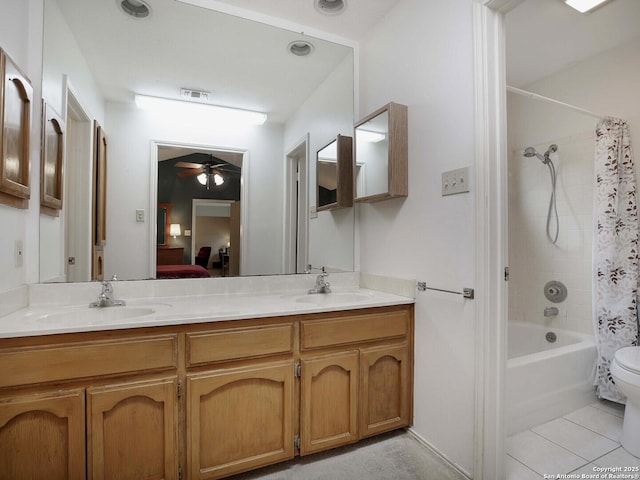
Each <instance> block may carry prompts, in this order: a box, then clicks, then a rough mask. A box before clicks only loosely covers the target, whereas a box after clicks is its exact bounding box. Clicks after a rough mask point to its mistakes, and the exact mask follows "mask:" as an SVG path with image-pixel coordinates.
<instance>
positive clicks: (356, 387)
mask: <svg viewBox="0 0 640 480" xmlns="http://www.w3.org/2000/svg"><path fill="white" fill-rule="evenodd" d="M328 295H331V294H328ZM373 296H375V294H373ZM391 297H394V296H391ZM316 298H317V299H318V300H316ZM333 298H339V297H333ZM345 298H346V297H345ZM397 298H398V299H401V298H402V297H397ZM254 300H255V301H256V302H257V303H256V305H258V304H260V302H262V304H265V305H266V304H268V303H269V302H272V303H273V304H274V306H272V307H271V308H273V309H274V314H273V315H268V309H263V310H261V313H260V314H259V315H258V316H257V317H254V318H250V317H246V318H239V317H241V315H238V314H235V313H232V312H231V311H228V314H227V317H229V318H225V314H224V313H221V314H219V315H215V314H213V315H212V316H211V318H205V317H202V316H196V317H197V318H194V320H193V321H189V320H188V316H189V315H188V314H187V315H183V316H181V317H179V320H177V319H178V316H176V311H175V310H172V315H173V317H171V318H169V316H165V317H164V320H163V317H162V316H158V317H157V318H156V319H155V320H153V321H148V322H146V323H144V322H143V323H140V324H138V325H136V326H135V328H117V329H105V330H101V329H99V328H97V327H96V326H95V325H94V326H91V327H89V328H87V329H86V330H91V331H77V332H67V333H58V334H48V335H35V334H34V332H32V333H31V334H30V335H28V336H20V337H12V338H2V339H0V364H2V365H3V366H4V368H3V371H2V373H1V374H0V444H3V445H8V444H11V445H15V448H12V449H2V452H4V455H2V456H3V457H4V458H2V456H0V477H2V478H12V479H14V480H19V479H27V478H28V479H32V478H45V477H46V478H52V479H56V478H68V479H84V478H92V479H112V478H131V479H134V478H135V479H137V478H150V479H151V478H154V479H155V478H157V479H180V478H189V479H209V478H223V477H226V476H229V475H232V474H235V473H238V472H242V471H247V470H251V469H254V468H258V467H261V466H264V465H268V464H273V463H277V462H281V461H284V460H288V459H291V458H293V457H294V456H296V455H308V454H311V453H315V452H319V451H323V450H327V449H330V448H334V447H337V446H340V445H345V444H349V443H354V442H357V441H358V440H360V439H363V438H365V437H369V436H372V435H376V434H379V433H382V432H386V431H389V430H393V429H397V428H401V427H406V426H408V425H410V424H411V423H412V397H413V395H412V389H413V322H414V315H413V301H412V300H410V299H405V300H404V301H399V302H393V301H387V302H381V303H386V305H382V306H370V304H371V303H372V302H368V303H365V304H363V306H362V308H360V307H358V305H357V304H356V305H354V304H353V303H351V304H350V303H349V302H348V301H347V300H345V301H344V302H337V303H332V302H328V305H322V303H323V301H324V300H323V299H322V298H321V297H320V296H314V298H313V299H312V300H313V301H314V302H315V303H313V304H311V305H310V306H309V305H305V304H304V303H300V304H299V305H303V307H301V308H300V307H299V306H298V305H296V307H295V309H294V310H298V311H297V312H292V311H288V312H285V314H283V311H282V309H281V308H277V310H278V312H277V313H276V312H275V310H276V307H275V304H277V303H278V302H275V301H274V300H273V299H272V298H271V297H269V298H268V299H267V298H266V297H264V296H263V297H261V298H257V299H254ZM302 300H306V298H302ZM239 301H240V302H241V303H246V302H251V298H247V297H243V298H240V299H239ZM374 303H375V302H374ZM394 303H396V304H394ZM291 304H292V305H293V302H292V303H291ZM109 308H121V307H109ZM125 308H129V307H125ZM136 308H137V307H136ZM256 308H257V307H256ZM105 310H106V309H105ZM248 310H249V311H251V308H249V309H248ZM254 310H255V309H254ZM125 311H126V310H122V312H125ZM68 313H69V314H70V315H71V312H70V311H69V312H68ZM73 314H74V315H77V313H73ZM62 315H63V316H64V313H63V314H62ZM76 330H82V328H76Z"/></svg>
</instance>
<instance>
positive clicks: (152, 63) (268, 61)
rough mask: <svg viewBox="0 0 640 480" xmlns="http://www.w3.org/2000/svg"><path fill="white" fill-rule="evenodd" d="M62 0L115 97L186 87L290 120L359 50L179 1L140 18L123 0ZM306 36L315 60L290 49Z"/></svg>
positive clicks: (154, 1)
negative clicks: (124, 7)
mask: <svg viewBox="0 0 640 480" xmlns="http://www.w3.org/2000/svg"><path fill="white" fill-rule="evenodd" d="M51 1H53V0H48V1H47V2H46V3H45V15H46V5H47V4H48V3H49V2H51ZM279 1H280V0H279ZM57 2H58V4H59V5H60V9H61V10H62V12H63V15H64V17H65V19H66V21H67V23H68V25H69V26H70V28H71V30H72V32H73V34H74V36H75V38H76V41H77V43H78V44H79V45H80V46H81V49H82V53H83V54H84V57H85V59H86V61H87V63H88V64H89V66H90V68H91V70H92V72H93V73H94V76H95V78H96V81H97V82H98V85H99V87H100V89H101V91H102V92H103V94H104V95H105V98H107V99H108V100H112V101H120V102H124V101H128V102H131V101H133V96H134V93H143V94H147V95H153V96H159V97H167V98H179V91H180V88H189V89H195V90H204V91H208V92H211V95H210V98H209V101H210V102H211V103H214V104H219V105H226V106H232V107H239V108H247V109H250V110H256V111H260V112H265V113H267V114H268V115H269V121H271V122H283V121H285V120H286V119H287V118H289V116H290V115H291V114H292V113H293V112H295V111H296V110H297V108H298V107H299V106H300V105H301V104H302V102H303V101H304V100H305V99H307V98H308V97H309V95H310V94H311V93H312V92H313V91H314V90H315V89H316V88H317V87H318V86H319V85H320V84H321V83H322V82H323V81H324V80H325V79H326V78H327V76H328V75H329V74H330V73H331V72H332V71H333V70H334V69H335V68H336V67H337V66H338V65H339V64H340V63H341V62H342V61H343V60H344V59H345V58H346V57H348V56H350V55H352V48H351V47H347V46H345V45H340V44H338V43H335V42H332V41H327V40H320V39H318V38H308V36H306V35H302V34H301V33H299V32H295V31H291V30H286V29H282V28H276V27H273V26H270V25H266V24H264V23H259V22H255V21H251V20H247V19H245V18H240V17H238V16H232V15H228V14H224V13H220V12H216V11H212V10H209V9H205V8H201V7H196V6H192V5H187V4H185V3H182V2H178V1H175V0H149V1H148V3H149V4H150V5H151V7H152V15H151V16H150V17H149V18H146V19H141V20H136V19H133V18H131V17H129V16H127V15H125V14H124V13H123V12H122V11H120V9H119V8H118V6H117V4H118V2H117V1H116V0H57ZM312 8H313V6H312ZM314 11H315V10H314ZM317 15H318V16H320V15H321V14H320V13H317ZM323 17H324V16H323ZM323 20H325V19H324V18H323ZM45 37H46V32H45ZM301 38H307V39H309V40H311V41H312V43H313V44H314V46H315V49H314V51H313V53H312V54H311V55H310V56H308V57H297V56H294V55H292V54H291V53H289V51H288V50H287V45H288V44H289V43H290V42H292V41H295V40H299V39H301ZM46 41H47V40H46V38H45V42H46ZM349 88H352V87H349Z"/></svg>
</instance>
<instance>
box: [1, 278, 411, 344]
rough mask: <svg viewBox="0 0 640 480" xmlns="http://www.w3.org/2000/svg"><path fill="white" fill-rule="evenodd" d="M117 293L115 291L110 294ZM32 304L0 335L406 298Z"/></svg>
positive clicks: (339, 295) (373, 294) (371, 294)
mask: <svg viewBox="0 0 640 480" xmlns="http://www.w3.org/2000/svg"><path fill="white" fill-rule="evenodd" d="M115 296H116V298H118V295H117V294H116V295H115ZM90 300H93V299H91V298H88V299H87V302H86V303H84V304H75V305H32V306H29V307H26V308H23V309H20V310H18V311H16V312H13V313H11V314H9V315H5V316H3V317H0V338H14V337H27V336H37V335H53V334H61V333H77V332H91V331H101V330H117V329H130V328H141V327H154V326H166V325H184V324H192V323H205V322H216V321H225V320H240V319H248V318H264V317H274V316H285V315H299V314H306V313H318V312H330V311H338V310H354V309H359V308H370V307H381V306H389V305H401V304H412V303H414V299H413V298H410V297H405V296H400V295H395V294H391V293H385V292H381V291H377V290H369V289H365V288H346V289H336V290H334V291H333V292H332V293H328V294H307V293H305V292H304V291H300V292H290V291H287V292H285V293H258V294H252V293H246V292H245V293H239V294H234V293H220V294H208V295H180V296H176V297H168V296H165V297H153V298H146V299H142V298H140V299H127V305H126V306H124V307H103V308H91V309H90V308H88V303H89V301H90Z"/></svg>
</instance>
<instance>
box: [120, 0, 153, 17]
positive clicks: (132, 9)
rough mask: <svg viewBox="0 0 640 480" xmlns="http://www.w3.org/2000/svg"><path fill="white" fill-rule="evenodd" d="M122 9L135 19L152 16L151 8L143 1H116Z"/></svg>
mask: <svg viewBox="0 0 640 480" xmlns="http://www.w3.org/2000/svg"><path fill="white" fill-rule="evenodd" d="M116 3H117V4H118V6H119V7H120V9H121V10H122V11H123V12H124V13H126V14H127V15H130V16H132V17H134V18H146V17H148V16H149V15H151V7H149V5H147V4H146V3H145V2H143V1H142V0H116Z"/></svg>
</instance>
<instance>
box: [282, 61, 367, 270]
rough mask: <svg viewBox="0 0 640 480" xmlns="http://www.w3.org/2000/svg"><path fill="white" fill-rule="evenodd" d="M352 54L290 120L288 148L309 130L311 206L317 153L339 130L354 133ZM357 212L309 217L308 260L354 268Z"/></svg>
mask: <svg viewBox="0 0 640 480" xmlns="http://www.w3.org/2000/svg"><path fill="white" fill-rule="evenodd" d="M352 62H353V57H352V56H351V55H349V56H347V58H345V60H344V61H343V62H342V63H341V64H340V65H339V66H338V67H337V68H336V70H334V71H333V72H332V73H331V75H329V77H328V78H327V79H326V80H325V81H324V82H323V83H322V85H320V87H318V89H317V90H316V91H315V92H314V93H313V94H312V95H311V96H310V97H309V98H308V99H307V101H306V102H305V103H304V104H303V105H302V106H301V107H300V108H299V109H298V111H297V112H296V113H295V114H294V115H293V116H292V118H291V119H290V120H289V121H288V122H287V124H286V128H285V140H284V142H285V151H290V150H291V149H292V148H293V147H295V145H296V144H297V143H298V142H300V140H301V139H302V138H304V136H305V135H306V134H307V133H309V142H310V146H309V152H310V157H309V206H310V207H311V206H316V204H317V198H316V197H317V189H316V153H317V151H318V150H320V149H321V148H322V147H324V146H325V145H327V144H328V143H329V142H330V141H331V139H334V138H336V136H337V135H338V134H340V135H345V136H349V137H352V136H353V123H354V118H353V113H354V112H353V98H354V97H353V95H354V92H353V90H352V89H345V88H344V86H345V85H353V78H354V73H353V63H352ZM353 245H354V212H353V209H351V208H347V209H342V210H334V211H323V212H319V213H318V217H317V218H312V219H310V220H309V263H311V264H312V265H313V266H314V267H319V266H326V267H328V268H329V269H336V270H347V271H351V270H353V269H354V248H353Z"/></svg>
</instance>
